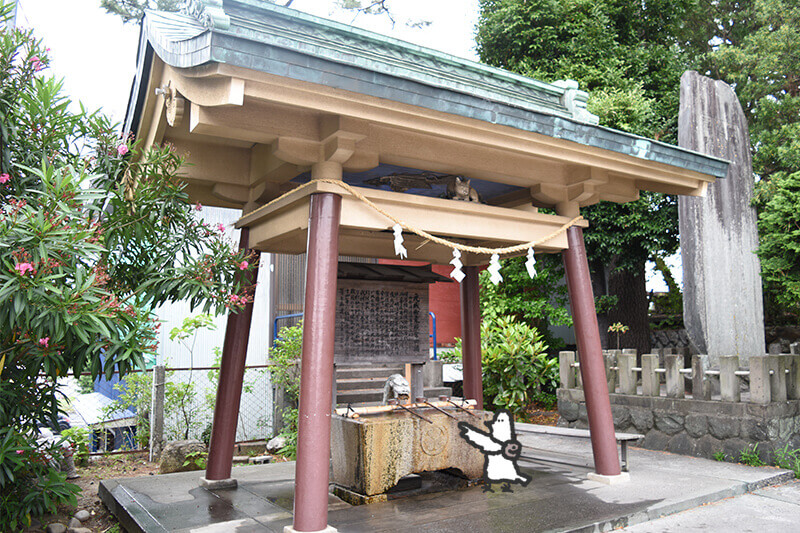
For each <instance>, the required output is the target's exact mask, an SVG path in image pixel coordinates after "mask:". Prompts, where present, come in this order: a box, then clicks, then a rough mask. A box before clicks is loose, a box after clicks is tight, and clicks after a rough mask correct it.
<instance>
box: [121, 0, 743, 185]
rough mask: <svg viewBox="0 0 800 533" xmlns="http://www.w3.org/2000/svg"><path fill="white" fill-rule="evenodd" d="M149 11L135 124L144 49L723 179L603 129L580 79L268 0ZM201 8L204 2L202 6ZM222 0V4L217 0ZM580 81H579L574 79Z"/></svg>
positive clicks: (686, 155) (718, 165) (177, 60)
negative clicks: (469, 55)
mask: <svg viewBox="0 0 800 533" xmlns="http://www.w3.org/2000/svg"><path fill="white" fill-rule="evenodd" d="M194 4H195V6H196V7H195V14H194V15H188V14H182V13H167V12H155V11H149V12H147V15H146V16H145V18H144V21H143V23H142V50H140V58H139V59H140V68H139V75H138V76H137V79H136V81H135V86H134V91H133V95H132V98H131V101H130V108H129V111H128V116H127V120H126V125H127V126H128V130H129V131H135V130H136V129H137V127H138V125H139V119H140V112H141V108H142V105H143V103H144V98H143V97H144V96H145V95H143V94H141V91H140V89H141V88H142V87H143V86H144V85H146V83H145V82H146V81H147V80H146V77H147V75H148V72H146V68H143V67H145V63H146V62H147V61H148V59H151V58H147V57H145V56H146V55H147V50H146V48H147V47H148V45H149V46H150V47H152V49H153V50H154V51H155V53H156V54H157V55H158V57H159V58H160V59H161V60H163V61H164V63H166V64H167V65H170V66H172V67H177V68H182V69H185V68H192V67H200V66H203V65H208V64H214V63H216V64H225V65H231V66H236V67H241V68H245V69H250V70H254V71H260V72H266V73H270V74H275V75H278V76H282V77H287V78H291V79H295V80H299V81H303V82H310V83H314V84H323V85H326V86H328V87H334V88H338V89H343V90H346V91H352V92H355V93H359V94H364V95H369V96H373V97H377V98H381V99H387V100H392V101H396V102H401V103H405V104H410V105H413V106H419V107H424V108H428V109H431V110H435V111H440V112H444V113H448V114H453V115H460V116H463V117H468V118H470V119H476V120H482V121H486V122H489V123H492V124H499V125H504V126H509V127H511V128H516V129H520V130H526V131H529V132H534V133H539V134H542V135H546V136H549V137H553V138H557V139H563V140H567V141H570V142H574V143H578V144H583V145H586V146H591V147H597V148H601V149H603V150H610V151H613V152H617V153H620V154H625V155H630V156H633V157H637V158H641V159H645V160H648V161H653V162H659V163H664V164H667V165H672V166H677V167H681V168H684V169H688V170H692V171H696V172H699V173H703V174H707V175H709V176H713V177H717V178H721V177H724V176H725V174H726V172H727V166H728V165H727V162H725V161H722V160H720V159H717V158H714V157H709V156H707V155H703V154H699V153H696V152H693V151H691V150H686V149H683V148H679V147H676V146H672V145H669V144H666V143H662V142H658V141H655V140H652V139H647V138H644V137H641V136H637V135H633V134H630V133H627V132H622V131H618V130H614V129H611V128H606V127H602V126H598V125H597V117H596V116H594V115H592V114H591V113H589V112H588V111H587V110H586V101H587V99H588V94H587V93H586V92H583V91H580V90H577V84H574V85H572V84H570V83H569V82H565V83H564V82H562V83H560V84H559V83H556V84H550V83H544V82H541V81H537V80H534V79H531V78H527V77H524V76H520V75H518V74H515V73H512V72H509V71H506V70H502V69H498V68H494V67H490V66H487V65H483V64H480V63H476V62H474V61H469V60H466V59H462V58H458V57H455V56H452V55H449V54H446V53H443V52H439V51H436V50H432V49H429V48H424V47H421V46H417V45H414V44H410V43H407V42H404V41H401V40H398V39H394V38H391V37H387V36H385V35H380V34H377V33H373V32H370V31H366V30H362V29H359V28H355V27H352V26H348V25H345V24H341V23H338V22H334V21H331V20H326V19H323V18H320V17H316V16H312V15H308V14H306V13H302V12H299V11H296V10H293V9H289V8H284V7H282V6H278V5H275V4H272V3H269V2H265V1H263V0H224V1H223V0H205V2H203V1H195V2H194ZM203 4H205V5H203ZM220 4H221V5H220ZM573 83H574V82H573Z"/></svg>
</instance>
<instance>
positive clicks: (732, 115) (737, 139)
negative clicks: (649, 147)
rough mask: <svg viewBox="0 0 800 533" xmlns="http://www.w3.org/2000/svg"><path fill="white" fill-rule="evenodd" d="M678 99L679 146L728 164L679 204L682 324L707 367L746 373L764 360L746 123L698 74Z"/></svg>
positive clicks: (717, 87) (689, 77)
mask: <svg viewBox="0 0 800 533" xmlns="http://www.w3.org/2000/svg"><path fill="white" fill-rule="evenodd" d="M680 98H681V100H680V114H679V117H678V144H679V145H680V146H681V147H683V148H689V149H691V150H695V151H697V152H701V153H704V154H707V155H711V156H715V157H719V158H721V159H727V160H729V161H730V162H731V166H730V168H729V170H728V175H727V177H726V178H725V179H721V180H717V182H716V183H713V184H711V185H709V187H708V191H707V194H706V195H705V196H703V197H691V196H679V197H678V206H679V218H680V239H681V257H682V260H683V318H684V323H685V325H686V330H687V333H688V335H689V340H690V341H691V343H692V345H693V348H694V349H695V350H697V352H698V353H701V354H708V355H709V359H710V361H709V362H710V364H711V365H713V366H718V364H719V356H721V355H736V356H738V357H739V360H740V362H741V364H742V365H744V366H747V364H748V363H747V361H748V360H749V358H750V356H751V355H761V354H763V353H764V352H765V346H764V309H763V301H762V296H761V276H760V263H759V261H758V257H757V256H756V254H755V250H756V247H757V246H758V234H757V232H756V213H755V209H753V207H751V205H750V199H751V197H752V190H753V167H752V160H751V156H750V136H749V134H748V130H747V121H746V118H745V116H744V112H743V111H742V108H741V105H740V104H739V100H738V99H737V98H736V94H734V92H733V89H731V87H730V86H728V85H727V84H725V83H723V82H721V81H717V80H712V79H710V78H707V77H705V76H701V75H700V74H698V73H697V72H694V71H687V72H684V74H683V76H681V97H680Z"/></svg>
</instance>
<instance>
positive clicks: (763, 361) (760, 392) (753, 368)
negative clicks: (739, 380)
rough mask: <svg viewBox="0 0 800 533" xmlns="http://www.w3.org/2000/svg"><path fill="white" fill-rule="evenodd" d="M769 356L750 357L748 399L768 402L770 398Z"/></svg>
mask: <svg viewBox="0 0 800 533" xmlns="http://www.w3.org/2000/svg"><path fill="white" fill-rule="evenodd" d="M769 367H770V364H769V356H766V355H754V356H752V357H750V401H751V402H752V403H758V404H768V403H769V402H770V400H771V399H772V393H771V391H770V379H769Z"/></svg>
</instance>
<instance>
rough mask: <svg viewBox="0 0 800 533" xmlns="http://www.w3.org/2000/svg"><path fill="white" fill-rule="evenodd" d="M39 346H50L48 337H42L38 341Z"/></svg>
mask: <svg viewBox="0 0 800 533" xmlns="http://www.w3.org/2000/svg"><path fill="white" fill-rule="evenodd" d="M39 344H40V345H42V346H44V347H45V348H47V346H48V345H49V344H50V337H42V338H41V339H39Z"/></svg>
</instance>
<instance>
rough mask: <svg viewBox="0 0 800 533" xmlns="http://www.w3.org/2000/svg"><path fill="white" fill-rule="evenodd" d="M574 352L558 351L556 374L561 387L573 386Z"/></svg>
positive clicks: (570, 387) (572, 387) (568, 387)
mask: <svg viewBox="0 0 800 533" xmlns="http://www.w3.org/2000/svg"><path fill="white" fill-rule="evenodd" d="M573 363H575V352H558V374H559V378H560V381H561V388H562V389H574V388H575V368H573V366H572V365H573Z"/></svg>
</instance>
